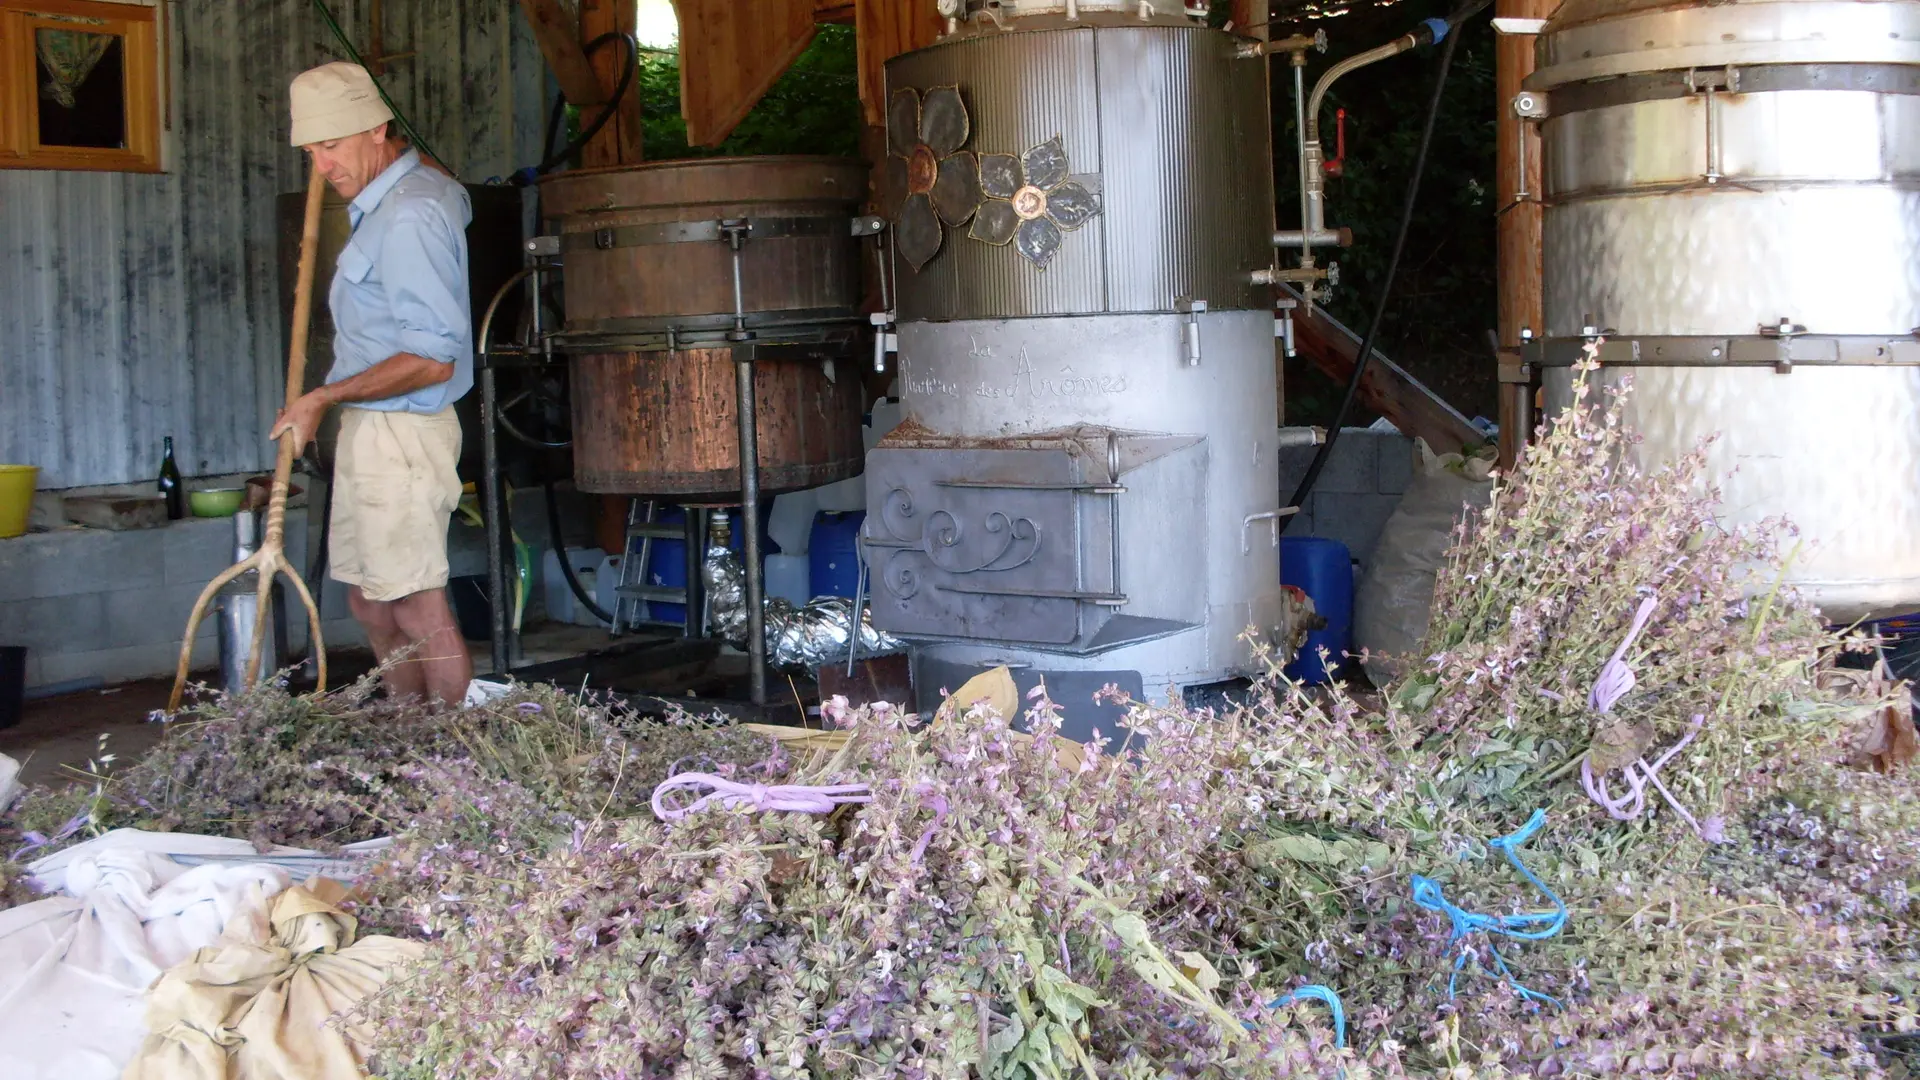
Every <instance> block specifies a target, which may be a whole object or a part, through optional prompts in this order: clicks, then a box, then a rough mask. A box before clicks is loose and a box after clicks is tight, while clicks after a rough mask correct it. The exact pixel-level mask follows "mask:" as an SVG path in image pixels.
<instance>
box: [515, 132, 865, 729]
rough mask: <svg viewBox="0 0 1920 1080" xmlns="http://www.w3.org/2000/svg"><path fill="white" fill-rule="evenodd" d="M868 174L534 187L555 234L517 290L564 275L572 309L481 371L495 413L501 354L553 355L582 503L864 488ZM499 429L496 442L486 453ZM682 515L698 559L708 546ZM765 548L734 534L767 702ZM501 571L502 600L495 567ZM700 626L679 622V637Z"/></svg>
mask: <svg viewBox="0 0 1920 1080" xmlns="http://www.w3.org/2000/svg"><path fill="white" fill-rule="evenodd" d="M866 177H867V172H866V167H865V165H864V164H863V163H861V162H859V161H854V160H848V159H843V158H826V157H749V158H710V159H694V160H684V161H671V162H661V163H656V164H649V165H639V166H623V167H617V168H605V169H579V170H572V171H568V172H565V173H560V174H557V175H554V176H550V177H548V178H546V179H545V180H543V181H541V184H540V195H541V209H542V218H543V220H544V221H545V222H546V231H547V232H548V235H546V236H542V237H538V238H536V239H534V240H532V241H530V242H529V244H528V250H529V253H530V254H531V255H532V256H533V260H534V261H533V263H532V264H531V265H529V266H528V267H526V268H525V269H523V270H522V271H521V274H520V277H521V278H532V279H533V280H534V282H535V286H534V287H535V288H536V290H537V289H538V288H539V287H540V286H539V284H538V283H539V282H540V280H541V279H542V278H548V277H550V276H551V275H556V274H557V275H559V276H560V278H561V281H562V283H563V289H562V292H563V297H564V302H563V305H562V306H563V308H564V312H565V314H564V316H563V318H562V319H561V325H560V326H558V327H557V328H548V329H542V328H540V327H538V326H537V325H536V326H535V327H533V328H532V334H531V336H530V337H529V338H527V340H529V341H531V342H533V344H531V345H529V346H525V347H523V348H521V349H518V350H496V351H497V352H498V353H500V354H501V355H500V356H499V358H498V359H497V360H496V359H492V358H490V359H489V362H486V363H483V364H482V371H481V378H480V382H481V389H482V396H483V399H485V400H486V401H487V403H488V408H489V412H490V414H491V413H492V411H493V409H494V406H495V404H496V402H495V400H494V398H495V394H496V388H495V387H494V386H493V383H492V377H491V376H492V369H493V367H494V366H495V364H496V363H498V364H501V365H502V366H504V365H505V364H507V363H513V362H516V361H515V360H511V359H508V357H507V356H506V355H505V354H508V353H515V352H517V353H519V354H520V355H519V358H518V361H517V362H524V363H541V362H546V361H558V360H559V359H561V358H564V359H565V362H566V365H567V368H568V371H569V376H570V378H569V382H570V398H571V401H572V405H571V408H572V419H573V424H572V430H573V442H572V450H573V458H574V482H575V486H576V487H577V488H578V489H579V490H581V491H586V492H593V493H599V494H615V495H634V496H653V495H657V496H670V497H672V498H673V499H675V500H676V501H679V502H683V503H687V504H689V505H701V504H705V505H710V506H711V505H740V506H743V507H753V506H757V505H758V504H759V502H760V500H761V498H762V497H763V496H766V495H770V494H777V493H780V492H785V491H794V490H800V489H804V488H809V487H815V486H818V485H821V484H827V483H832V482H834V481H838V480H843V479H846V478H848V477H851V476H854V475H857V474H858V473H859V472H860V471H861V467H862V462H863V457H864V454H863V444H862V441H861V416H862V413H863V410H864V406H865V401H864V397H863V390H862V385H861V371H860V369H859V351H858V343H859V335H860V333H861V325H862V324H863V323H865V322H866V319H865V317H864V316H863V315H862V314H861V313H860V309H861V301H862V290H861V272H860V270H861V260H862V257H863V240H862V238H863V237H867V236H872V235H875V234H877V233H878V232H879V231H880V229H881V228H882V227H883V225H884V222H882V221H881V220H880V219H878V218H868V217H862V216H860V215H859V214H858V210H859V208H860V203H861V201H862V200H863V199H864V197H865V194H866ZM512 287H513V286H512V284H511V283H510V284H509V286H508V287H507V288H508V289H510V288H512ZM506 291H507V289H503V290H502V295H504V294H505V293H506ZM496 426H498V425H489V426H488V427H487V432H486V433H487V437H488V439H490V440H496V441H497V435H496V433H495V431H494V430H493V429H494V427H496ZM492 456H494V451H493V450H492V449H490V450H489V457H492ZM742 461H746V462H748V463H749V466H750V467H748V468H745V469H742V467H741V463H742ZM487 495H488V499H489V505H490V510H489V513H488V515H487V518H488V521H489V523H490V528H497V526H494V525H493V524H492V523H494V522H497V521H499V520H500V515H499V514H498V513H497V512H495V510H494V509H493V507H495V506H497V503H496V500H500V499H502V498H503V493H502V492H501V491H500V490H499V487H498V485H497V484H496V483H494V482H492V481H491V480H490V481H489V483H488V491H487ZM688 517H689V539H690V544H689V548H690V550H694V549H697V548H698V547H700V546H703V543H704V542H703V540H702V538H700V537H697V536H694V535H693V531H694V530H693V525H692V521H693V519H694V517H695V515H693V514H689V515H688ZM758 534H759V530H757V529H751V528H749V529H746V530H744V537H743V539H744V541H745V543H744V547H745V549H746V550H745V552H744V554H745V556H746V557H745V560H744V561H745V563H746V570H747V582H746V584H747V593H748V610H749V612H750V613H751V618H752V622H753V625H752V627H751V628H750V632H749V633H748V635H747V637H748V650H749V654H750V658H751V659H750V663H749V671H750V678H751V683H752V696H753V700H754V701H755V703H757V704H760V703H764V702H765V700H766V688H765V671H764V667H765V664H764V659H765V634H764V627H763V625H762V616H763V612H762V606H763V593H764V583H763V581H762V576H763V570H762V567H763V564H762V562H761V553H760V550H759V548H760V538H759V535H758ZM503 539H504V537H500V538H496V540H503ZM500 547H501V544H500V543H498V542H495V543H491V544H490V545H489V548H490V550H491V551H498V550H499V549H500ZM493 562H494V564H495V567H494V573H495V585H496V587H499V586H500V585H501V583H502V581H503V579H504V573H505V568H504V560H503V559H501V558H499V557H498V556H497V555H496V557H495V558H494V559H493ZM689 601H690V607H692V608H697V604H694V603H693V602H692V598H691V597H689ZM500 621H501V613H499V612H496V613H495V622H496V627H495V628H496V634H495V642H494V651H495V664H496V670H505V666H506V658H505V656H504V655H503V654H504V652H505V646H506V634H505V632H504V631H505V628H504V627H503V626H500V625H499V623H500ZM697 622H698V620H697V619H690V620H689V633H690V634H697V633H698V631H699V628H698V627H697V625H696V624H697Z"/></svg>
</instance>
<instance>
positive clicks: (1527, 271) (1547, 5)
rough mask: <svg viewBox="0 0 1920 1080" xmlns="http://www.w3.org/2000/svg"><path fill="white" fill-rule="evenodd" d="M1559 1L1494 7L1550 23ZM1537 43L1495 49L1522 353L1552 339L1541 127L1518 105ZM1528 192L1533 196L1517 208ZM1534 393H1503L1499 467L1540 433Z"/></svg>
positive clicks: (1500, 40) (1503, 189)
mask: <svg viewBox="0 0 1920 1080" xmlns="http://www.w3.org/2000/svg"><path fill="white" fill-rule="evenodd" d="M1556 6H1558V0H1495V2H1494V14H1495V15H1497V16H1500V17H1503V18H1505V17H1512V18H1522V19H1544V18H1546V17H1547V16H1549V15H1551V14H1553V9H1554V8H1555V7H1556ZM1533 42H1534V39H1533V38H1532V37H1531V36H1520V35H1506V34H1498V35H1495V37H1494V41H1493V85H1494V99H1495V100H1494V110H1495V116H1496V121H1495V132H1494V147H1495V158H1494V169H1493V173H1494V188H1493V189H1494V191H1495V193H1496V195H1497V197H1498V198H1499V200H1500V204H1501V206H1503V207H1504V208H1505V209H1503V210H1502V211H1501V213H1500V216H1499V218H1498V219H1497V220H1496V222H1495V225H1494V229H1495V249H1496V251H1497V256H1496V258H1497V260H1498V261H1497V263H1496V267H1497V271H1496V280H1497V282H1498V288H1499V320H1498V321H1499V335H1500V347H1501V348H1502V349H1508V350H1511V349H1516V348H1518V347H1519V345H1520V329H1521V328H1522V327H1527V328H1529V329H1531V330H1532V331H1533V332H1534V333H1535V334H1542V333H1544V332H1545V329H1546V328H1545V325H1544V323H1545V318H1546V317H1545V311H1544V309H1543V307H1542V303H1541V278H1542V276H1543V266H1542V262H1541V254H1540V233H1541V228H1540V216H1541V214H1540V201H1539V200H1540V183H1541V173H1540V126H1539V125H1538V124H1523V123H1521V122H1520V120H1519V118H1518V117H1516V116H1514V114H1513V98H1514V95H1516V94H1518V93H1519V92H1520V82H1521V80H1523V79H1525V78H1526V77H1527V76H1528V75H1531V74H1532V73H1533ZM1523 138H1524V139H1525V140H1526V141H1527V143H1526V161H1527V174H1526V177H1525V182H1526V186H1525V187H1524V188H1522V187H1521V179H1522V178H1521V176H1520V169H1519V164H1520V156H1521V155H1520V140H1521V139H1523ZM1522 190H1525V191H1527V192H1528V193H1530V194H1531V195H1532V198H1531V199H1529V200H1527V201H1524V202H1515V201H1514V199H1515V196H1516V195H1517V194H1518V193H1519V192H1520V191H1522ZM1532 392H1533V391H1532V388H1531V387H1529V386H1528V385H1526V384H1524V383H1502V384H1501V386H1500V466H1501V468H1504V469H1511V468H1512V467H1513V463H1514V461H1515V460H1516V459H1517V458H1518V456H1519V453H1520V448H1521V447H1522V446H1524V445H1526V440H1527V439H1529V438H1530V437H1532V435H1533V433H1532V432H1531V431H1528V430H1526V429H1527V428H1528V427H1530V426H1531V420H1530V419H1529V418H1530V417H1531V416H1532V415H1533V413H1534V410H1533V407H1532V406H1533V403H1532V402H1531V401H1530V400H1527V395H1530V394H1532Z"/></svg>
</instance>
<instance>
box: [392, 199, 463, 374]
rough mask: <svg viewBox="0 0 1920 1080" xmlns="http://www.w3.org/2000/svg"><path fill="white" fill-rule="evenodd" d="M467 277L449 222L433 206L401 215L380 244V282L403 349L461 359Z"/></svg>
mask: <svg viewBox="0 0 1920 1080" xmlns="http://www.w3.org/2000/svg"><path fill="white" fill-rule="evenodd" d="M466 278H467V275H466V271H465V268H464V267H463V265H462V263H461V252H460V249H459V247H458V244H457V242H456V239H455V236H454V232H453V230H452V228H451V226H450V224H449V223H448V222H447V221H445V220H444V218H443V216H442V215H440V214H437V213H434V212H433V211H432V210H431V209H426V208H421V209H414V208H411V207H409V208H408V212H407V213H405V214H402V215H401V216H400V217H399V218H398V219H397V220H396V221H394V222H393V224H392V227H391V228H390V229H389V230H388V232H387V234H386V236H385V237H384V238H383V241H382V243H381V245H380V281H381V283H382V285H383V287H384V288H385V290H386V295H387V302H388V303H389V304H390V305H391V306H392V311H393V317H394V320H395V321H396V322H397V323H398V324H399V330H400V332H399V343H400V349H401V351H402V352H409V353H413V354H414V355H416V356H424V357H426V358H427V359H429V360H438V361H439V362H441V363H443V364H452V363H457V362H459V361H460V360H461V359H462V358H464V357H465V356H466V355H467V353H468V349H469V347H470V344H471V343H470V342H469V340H468V339H469V338H470V337H471V336H472V331H471V329H470V328H469V327H468V325H467V313H466V305H465V304H464V303H463V302H462V300H463V297H462V293H464V291H465V290H466V287H467V280H466Z"/></svg>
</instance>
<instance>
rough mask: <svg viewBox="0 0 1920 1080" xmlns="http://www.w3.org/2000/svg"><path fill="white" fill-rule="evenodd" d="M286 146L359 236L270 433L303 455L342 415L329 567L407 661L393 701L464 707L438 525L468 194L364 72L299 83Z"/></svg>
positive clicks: (468, 314) (465, 329)
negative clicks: (342, 208)
mask: <svg viewBox="0 0 1920 1080" xmlns="http://www.w3.org/2000/svg"><path fill="white" fill-rule="evenodd" d="M291 97H292V105H293V134H292V141H293V145H295V146H297V147H300V148H301V149H303V150H305V151H306V152H307V153H308V154H309V155H310V156H311V157H312V159H313V168H314V169H316V170H318V171H319V172H320V173H321V175H323V176H325V177H326V180H327V183H328V184H330V185H331V186H332V187H333V189H334V190H335V191H337V192H339V193H340V196H341V197H342V198H344V199H346V200H348V202H349V206H348V209H347V216H348V220H349V222H350V223H351V225H352V227H353V233H352V235H351V237H350V238H349V239H348V240H347V245H346V247H345V248H344V249H343V250H342V251H341V252H340V258H339V262H338V265H337V267H336V269H335V271H334V275H333V283H332V286H331V288H330V290H329V291H328V294H327V303H328V305H329V306H330V308H331V310H332V312H333V326H334V340H333V368H332V370H331V371H329V372H328V373H327V381H326V385H324V386H320V387H317V388H315V389H313V390H311V391H308V392H307V393H305V394H303V395H301V396H300V397H299V398H297V399H296V400H295V401H294V402H293V404H292V405H290V406H288V407H287V408H286V410H285V411H283V412H282V413H281V414H280V417H279V419H278V420H277V421H275V423H274V427H273V437H274V438H275V439H278V438H279V437H280V436H281V434H282V433H284V432H288V431H291V432H292V433H293V435H294V437H295V439H297V440H298V442H297V444H296V445H298V446H302V447H304V446H306V445H307V444H308V443H309V442H311V441H312V440H313V437H314V433H315V432H316V431H318V430H319V427H320V421H321V418H322V417H324V416H325V415H326V412H327V410H328V409H331V408H334V407H336V406H338V407H339V408H340V410H341V413H340V439H339V449H338V451H337V453H336V455H335V463H334V469H333V517H332V521H331V524H330V526H329V535H330V536H331V538H332V540H331V552H330V562H331V565H332V576H333V578H334V580H336V581H339V582H342V583H344V584H345V585H346V586H347V599H348V603H349V605H350V606H351V608H352V609H353V617H354V618H355V619H356V620H358V621H359V623H360V625H361V626H363V627H365V628H366V632H367V638H368V640H369V641H370V642H371V643H372V645H373V651H374V654H375V655H376V656H377V657H378V658H379V659H380V660H381V661H382V662H385V661H387V660H389V659H390V658H392V657H394V656H395V655H396V654H399V653H406V652H407V651H408V650H411V652H410V653H407V656H406V658H405V660H404V661H403V662H401V663H399V664H397V665H395V666H394V667H393V668H392V669H391V670H389V671H388V673H387V675H386V687H387V692H388V694H389V695H391V696H393V697H396V698H409V697H418V698H423V699H425V700H428V701H442V702H448V703H452V704H456V705H457V704H459V703H460V701H461V700H462V699H464V697H465V696H466V690H467V683H468V681H469V680H470V679H471V678H472V676H473V661H472V659H471V658H470V657H469V656H468V655H467V646H466V642H465V640H464V639H463V638H462V637H461V635H460V630H459V624H458V623H457V622H456V621H455V619H454V617H453V610H452V608H451V607H450V605H449V604H448V603H447V589H446V586H447V527H448V523H449V520H450V518H451V516H452V514H453V511H454V509H455V508H456V507H457V506H458V504H459V501H460V476H459V472H458V463H459V460H460V421H459V419H458V418H457V417H456V416H455V415H454V411H453V403H454V402H456V401H458V400H459V399H460V397H461V396H462V395H463V394H465V393H466V392H467V391H468V390H469V389H471V388H472V386H473V333H472V325H473V323H472V310H471V305H470V302H469V300H468V295H467V240H466V228H467V223H468V222H469V221H471V220H472V218H473V209H472V206H471V204H470V202H469V200H468V198H467V192H466V189H465V188H463V187H461V186H460V185H459V184H458V183H457V182H455V181H454V180H453V179H452V178H451V177H449V176H447V175H446V174H445V173H443V172H440V171H438V170H437V169H436V168H434V167H432V166H429V165H427V164H425V163H423V162H422V161H421V158H420V152H419V151H418V150H417V149H414V148H412V147H410V146H408V145H407V143H406V141H405V140H404V139H403V138H401V137H400V135H399V134H398V133H397V132H396V130H395V125H394V123H393V112H392V110H390V109H389V108H388V107H387V105H386V103H385V102H384V101H383V100H382V99H381V97H380V94H379V92H378V90H377V89H375V87H374V83H373V77H372V76H370V75H369V74H367V71H366V69H365V68H363V67H361V66H359V65H358V64H346V63H334V64H325V65H322V66H320V67H317V68H314V69H313V70H311V71H307V72H304V73H302V74H301V75H300V76H299V77H298V78H296V79H294V80H293V86H292V93H291Z"/></svg>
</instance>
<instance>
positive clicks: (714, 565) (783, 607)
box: [703, 544, 907, 670]
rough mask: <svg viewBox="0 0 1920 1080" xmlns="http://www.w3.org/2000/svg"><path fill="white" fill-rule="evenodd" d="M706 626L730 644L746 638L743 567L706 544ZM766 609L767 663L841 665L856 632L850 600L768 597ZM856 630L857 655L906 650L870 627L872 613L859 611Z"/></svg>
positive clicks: (725, 551)
mask: <svg viewBox="0 0 1920 1080" xmlns="http://www.w3.org/2000/svg"><path fill="white" fill-rule="evenodd" d="M703 577H704V578H705V580H706V584H707V629H708V630H709V631H710V632H711V633H713V634H714V635H715V636H717V637H719V638H720V639H721V640H722V641H725V642H727V643H728V644H732V645H740V644H743V643H744V642H745V641H746V640H747V581H746V568H745V567H744V566H742V565H741V563H740V558H739V556H737V555H735V554H734V553H733V552H732V551H731V550H730V549H728V548H726V547H724V546H721V545H717V544H716V545H711V546H709V547H708V548H707V558H706V564H705V573H704V574H703ZM766 607H767V663H768V664H770V665H772V666H773V667H776V668H795V669H806V670H812V669H814V668H820V667H824V666H826V665H827V664H831V663H835V662H839V663H845V662H846V659H847V648H848V642H849V641H850V640H852V637H853V634H854V633H855V632H856V628H855V626H854V611H853V601H851V600H848V599H847V598H845V597H841V596H825V597H821V598H819V599H817V600H814V601H812V602H811V603H808V604H806V605H804V606H802V607H795V606H794V605H793V604H791V603H789V602H788V601H786V600H782V599H779V598H777V597H776V598H770V599H768V600H767V602H766ZM857 632H858V633H859V635H860V638H859V653H858V655H859V656H860V657H862V658H868V657H874V656H884V655H886V654H888V653H898V652H905V651H906V648H907V645H906V643H905V642H903V641H901V640H900V639H898V638H896V637H894V636H893V635H891V634H887V633H883V632H881V631H879V630H875V629H874V628H873V621H872V618H871V616H870V615H869V614H868V613H867V612H865V611H862V612H860V619H859V626H858V628H857Z"/></svg>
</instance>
